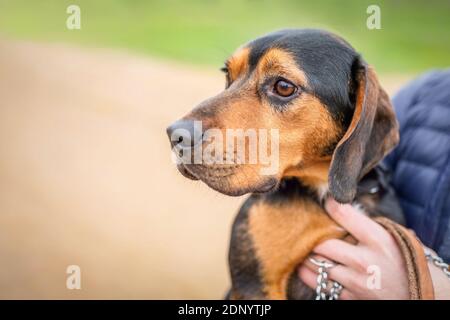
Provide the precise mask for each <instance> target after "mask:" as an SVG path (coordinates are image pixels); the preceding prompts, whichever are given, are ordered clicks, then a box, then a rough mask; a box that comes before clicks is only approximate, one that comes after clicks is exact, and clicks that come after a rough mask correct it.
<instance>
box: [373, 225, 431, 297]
mask: <svg viewBox="0 0 450 320" xmlns="http://www.w3.org/2000/svg"><path fill="white" fill-rule="evenodd" d="M374 220H375V221H377V222H378V223H379V224H380V225H381V226H383V227H384V228H385V229H386V230H387V231H388V232H389V233H390V234H392V236H393V237H394V239H395V240H396V241H397V243H398V245H399V246H400V249H401V252H402V254H403V257H404V259H405V262H406V269H407V273H408V282H409V296H410V299H411V300H434V288H433V282H432V280H431V274H430V270H429V269H428V262H427V259H426V257H425V252H424V249H423V245H422V243H421V242H420V240H419V239H418V238H417V237H416V236H415V235H414V234H413V233H412V232H411V231H409V230H408V229H406V228H405V227H403V226H401V225H399V224H397V223H395V222H393V221H392V220H389V219H387V218H385V217H377V218H375V219H374Z"/></svg>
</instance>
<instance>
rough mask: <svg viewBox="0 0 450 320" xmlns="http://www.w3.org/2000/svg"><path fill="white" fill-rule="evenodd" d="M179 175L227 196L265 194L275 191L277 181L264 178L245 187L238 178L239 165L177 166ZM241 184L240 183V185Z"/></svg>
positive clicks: (271, 178)
mask: <svg viewBox="0 0 450 320" xmlns="http://www.w3.org/2000/svg"><path fill="white" fill-rule="evenodd" d="M177 167H178V170H179V171H180V173H181V174H182V175H183V176H184V177H186V178H188V179H191V180H201V181H202V182H204V183H205V184H206V185H207V186H208V187H210V188H211V189H213V190H215V191H217V192H220V193H222V194H225V195H228V196H242V195H244V194H247V193H266V192H271V191H273V190H275V189H276V188H277V186H278V182H279V181H278V179H276V178H274V177H266V178H265V179H258V182H257V183H253V184H252V185H248V184H247V185H246V181H245V179H242V177H238V176H239V170H238V167H239V165H237V164H230V165H214V166H208V165H195V164H179V165H178V166H177ZM241 182H242V183H241Z"/></svg>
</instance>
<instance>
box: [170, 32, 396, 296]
mask: <svg viewBox="0 0 450 320" xmlns="http://www.w3.org/2000/svg"><path fill="white" fill-rule="evenodd" d="M223 71H224V72H225V76H226V87H225V90H224V91H223V92H221V93H219V94H218V95H216V96H214V97H212V98H210V99H208V100H206V101H204V102H202V103H200V104H199V105H198V106H197V107H196V108H194V109H193V110H192V111H191V112H190V113H189V114H188V115H186V116H185V117H183V118H182V119H181V120H179V121H177V122H175V123H174V124H172V125H171V126H170V127H169V128H168V129H167V133H168V135H169V138H170V140H171V145H172V147H173V149H174V150H175V152H176V153H177V154H179V156H180V157H181V153H189V154H190V155H189V156H188V159H189V160H192V159H193V156H192V152H193V151H194V150H196V149H198V148H200V147H202V146H205V144H206V143H207V138H206V134H205V132H206V131H207V130H208V129H211V128H216V130H218V131H219V132H223V131H225V130H226V129H227V128H242V129H244V130H246V129H250V128H258V129H261V128H263V129H264V128H265V129H267V130H271V129H276V130H278V133H279V141H278V145H277V146H278V159H279V161H278V166H277V170H274V171H273V172H271V173H270V174H261V169H262V167H263V164H261V163H251V164H249V163H242V161H241V162H239V161H235V162H233V163H220V164H218V163H192V161H182V162H179V163H178V169H179V171H180V172H181V173H182V174H183V175H184V176H186V177H187V178H190V179H194V180H197V179H199V180H201V181H203V182H204V183H206V184H207V185H208V186H209V187H211V188H213V189H214V190H216V191H218V192H221V193H223V194H226V195H232V196H240V195H244V194H247V193H251V195H250V197H249V198H248V199H247V200H246V201H245V203H244V204H243V206H242V207H241V209H240V211H239V213H238V215H237V217H236V219H235V221H234V223H233V226H232V233H231V241H230V247H229V267H230V274H231V289H230V291H229V293H228V295H227V298H230V299H311V298H313V296H314V291H312V290H311V289H309V288H307V287H306V286H305V285H304V284H303V283H302V282H301V280H299V279H298V277H297V276H296V272H295V270H296V268H297V267H298V265H299V264H301V263H302V262H303V261H304V260H305V259H306V258H307V257H308V255H309V254H310V253H311V251H312V250H313V248H314V247H315V246H316V245H318V244H319V243H321V242H322V241H324V240H327V239H331V238H338V239H344V238H345V239H346V240H348V241H353V240H352V239H351V237H349V235H348V234H347V233H346V231H345V230H343V229H342V228H340V227H339V226H338V225H337V224H336V223H335V222H334V221H333V220H332V219H331V218H330V217H329V216H328V215H327V213H326V212H325V210H324V206H323V203H324V199H325V198H326V197H327V196H331V197H333V198H334V199H336V200H337V201H338V202H340V203H358V204H359V205H360V206H362V207H363V208H364V210H365V212H366V213H367V214H368V215H370V216H377V215H383V216H387V217H389V218H390V219H392V220H394V221H398V222H400V223H403V214H402V213H401V209H400V207H399V205H398V202H397V200H396V197H395V194H394V193H393V191H392V188H391V187H390V186H389V182H388V176H387V174H386V171H385V170H384V169H383V168H382V167H380V166H378V164H379V162H380V160H381V159H382V158H383V157H384V156H385V155H386V154H387V153H388V152H389V151H390V150H391V149H392V148H393V147H394V146H395V145H396V144H397V142H398V139H399V133H398V124H397V120H396V118H395V114H394V112H393V109H392V106H391V103H390V100H389V97H388V95H387V94H386V92H385V91H384V90H383V89H382V87H381V86H380V84H379V82H378V79H377V76H376V73H375V71H374V69H373V68H372V67H371V66H369V65H368V64H367V63H366V62H365V61H364V60H363V58H362V57H361V56H360V54H358V53H357V52H356V51H355V49H353V48H352V46H351V45H350V44H349V43H348V42H346V41H345V40H344V39H342V38H341V37H339V36H337V35H334V34H332V33H330V32H327V31H323V30H316V29H289V30H281V31H277V32H274V33H270V34H268V35H265V36H263V37H260V38H257V39H256V40H253V41H251V42H249V43H247V44H245V45H243V46H242V47H240V48H239V49H238V50H237V51H236V52H235V53H234V54H233V55H232V56H231V57H230V58H229V59H228V60H227V61H226V63H225V67H224V68H223ZM196 121H199V122H201V123H202V127H201V128H200V129H199V127H198V126H195V125H194V124H195V122H196ZM246 145H248V142H246ZM188 151H189V152H188ZM272 151H273V150H272ZM229 153H230V152H228V153H227V155H229ZM235 153H236V150H235V149H234V150H231V154H235ZM246 157H248V155H247V156H246ZM244 158H245V157H244ZM240 160H242V159H240Z"/></svg>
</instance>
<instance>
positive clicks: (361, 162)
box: [328, 58, 399, 203]
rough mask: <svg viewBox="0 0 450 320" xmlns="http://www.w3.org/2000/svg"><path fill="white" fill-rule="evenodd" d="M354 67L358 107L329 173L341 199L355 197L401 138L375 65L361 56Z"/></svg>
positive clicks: (331, 185) (333, 191)
mask: <svg viewBox="0 0 450 320" xmlns="http://www.w3.org/2000/svg"><path fill="white" fill-rule="evenodd" d="M352 71H353V75H352V77H353V84H354V87H355V88H354V89H353V90H354V92H355V95H356V97H355V99H354V100H356V101H355V110H354V114H353V118H352V120H351V122H350V125H349V127H348V129H347V131H346V133H345V134H344V136H343V138H342V139H341V140H340V141H339V142H338V144H337V146H336V149H335V150H334V153H333V157H332V160H331V166H330V171H329V176H328V181H329V190H330V193H331V195H332V196H333V198H335V199H336V200H337V201H339V202H341V203H348V202H351V201H352V200H353V198H354V197H355V195H356V188H357V184H358V182H359V180H360V179H361V178H362V177H363V176H364V175H365V174H366V173H367V172H369V171H370V169H372V168H373V167H374V166H375V165H376V164H377V163H378V162H379V161H380V160H381V159H383V157H384V156H385V155H386V154H387V153H388V152H389V151H390V150H391V149H392V148H393V147H394V146H395V145H396V144H397V142H398V140H399V133H398V123H397V120H396V118H395V114H394V111H393V109H392V105H391V103H390V100H389V97H388V95H387V93H386V92H385V91H384V90H383V89H382V88H381V87H380V85H379V83H378V79H377V76H376V74H375V72H374V71H373V69H372V68H371V67H369V66H368V65H367V64H366V63H365V62H364V61H362V60H361V59H360V58H358V59H357V60H356V61H355V64H354V66H353V70H352Z"/></svg>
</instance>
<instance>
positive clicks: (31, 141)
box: [0, 40, 405, 299]
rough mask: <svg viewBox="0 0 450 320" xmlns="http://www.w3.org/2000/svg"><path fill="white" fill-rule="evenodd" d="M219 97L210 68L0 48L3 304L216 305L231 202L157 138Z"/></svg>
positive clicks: (55, 49) (11, 45)
mask: <svg viewBox="0 0 450 320" xmlns="http://www.w3.org/2000/svg"><path fill="white" fill-rule="evenodd" d="M385 80H387V83H388V88H389V89H390V90H389V91H391V92H392V91H394V90H395V89H396V88H397V87H398V86H399V85H400V84H401V83H402V82H404V80H405V78H398V77H396V78H388V79H385ZM222 88H223V79H222V76H221V75H220V74H219V73H218V72H213V71H210V70H197V69H193V68H188V67H185V66H180V65H176V64H169V63H166V62H160V61H154V60H149V59H147V58H143V57H135V56H131V55H128V54H124V53H116V52H112V51H108V50H87V49H77V48H71V47H67V46H62V45H48V44H46V45H41V44H36V43H26V42H7V41H4V40H3V41H0V99H1V100H0V154H1V156H0V298H193V299H196V298H220V297H221V296H222V294H223V293H224V291H225V290H226V288H227V286H228V274H227V268H226V250H227V245H228V234H229V228H230V224H231V221H232V218H233V216H234V214H235V212H236V209H237V208H238V206H239V203H240V202H241V201H242V199H239V198H229V197H225V196H223V195H219V194H217V193H215V192H213V191H211V190H209V189H208V188H206V187H205V186H204V185H202V184H200V183H195V182H191V181H188V180H186V179H184V178H182V177H181V176H180V175H179V174H178V173H177V171H176V169H175V167H174V166H173V165H172V163H171V161H170V152H169V145H168V139H167V137H166V136H165V130H164V129H165V127H166V125H167V124H169V123H170V122H171V121H173V120H174V119H176V118H178V117H179V116H180V115H182V114H184V113H185V112H187V111H188V110H189V109H190V108H191V107H192V106H193V105H195V103H197V102H199V101H200V100H201V99H203V98H205V97H207V96H209V95H211V94H213V93H215V92H217V91H219V90H221V89H222ZM71 264H76V265H79V266H80V267H81V271H82V290H67V289H66V286H65V284H66V276H67V275H66V273H65V271H66V267H67V266H68V265H71Z"/></svg>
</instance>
